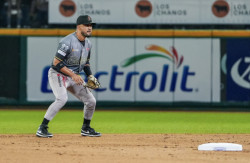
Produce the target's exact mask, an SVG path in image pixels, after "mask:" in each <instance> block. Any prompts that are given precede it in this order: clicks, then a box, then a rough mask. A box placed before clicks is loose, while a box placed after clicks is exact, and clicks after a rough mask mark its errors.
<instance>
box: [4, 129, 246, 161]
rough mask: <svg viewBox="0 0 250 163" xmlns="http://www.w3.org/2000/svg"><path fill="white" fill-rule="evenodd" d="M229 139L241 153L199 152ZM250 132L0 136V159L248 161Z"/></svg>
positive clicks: (227, 141) (228, 141)
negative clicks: (239, 146) (241, 149)
mask: <svg viewBox="0 0 250 163" xmlns="http://www.w3.org/2000/svg"><path fill="white" fill-rule="evenodd" d="M209 142H215V143H219V142H226V143H237V144H242V145H243V151H241V152H225V151H224V152H223V151H198V150H197V148H198V145H200V144H204V143H209ZM249 160H250V134H237V135H236V134H216V135H215V134H211V135H199V134H104V135H103V136H102V137H98V138H91V137H82V136H80V134H54V137H53V138H38V137H36V136H35V135H0V162H92V163H95V162H105V163H106V162H107V163H110V162H113V163H117V162H119V163H125V162H126V163H127V162H136V163H145V162H150V163H159V162H185V163H186V162H192V163H193V162H207V163H208V162H209V163H210V162H217V163H218V162H221V163H222V162H223V163H224V162H227V163H228V162H237V163H238V162H249Z"/></svg>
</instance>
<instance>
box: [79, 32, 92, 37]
mask: <svg viewBox="0 0 250 163" xmlns="http://www.w3.org/2000/svg"><path fill="white" fill-rule="evenodd" d="M81 34H82V36H83V37H90V36H91V33H90V34H88V33H87V32H83V31H82V32H81Z"/></svg>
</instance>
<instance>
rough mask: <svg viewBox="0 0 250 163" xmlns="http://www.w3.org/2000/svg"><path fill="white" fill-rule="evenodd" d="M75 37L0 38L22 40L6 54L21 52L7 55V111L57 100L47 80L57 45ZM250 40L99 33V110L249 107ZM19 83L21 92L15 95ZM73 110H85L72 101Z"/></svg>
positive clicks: (216, 34) (29, 34) (95, 62)
mask: <svg viewBox="0 0 250 163" xmlns="http://www.w3.org/2000/svg"><path fill="white" fill-rule="evenodd" d="M71 32H73V30H58V29H54V30H37V29H24V30H18V29H13V30H0V34H1V35H2V36H1V37H0V38H2V39H0V41H1V40H2V42H6V40H11V39H12V40H13V39H14V40H19V41H16V42H14V46H13V44H12V45H11V44H10V45H8V44H6V43H5V45H6V47H7V49H8V48H9V49H20V50H16V51H15V50H14V51H13V50H12V51H11V52H9V51H6V52H4V53H3V55H2V58H9V59H7V60H6V61H7V62H5V65H6V66H2V67H1V81H5V82H4V84H3V82H2V83H1V82H0V85H1V87H2V89H1V90H2V91H0V96H1V98H0V99H1V100H0V103H1V104H18V105H26V104H39V105H40V104H47V103H48V104H49V103H51V102H52V101H53V100H54V96H53V93H52V91H51V88H50V86H49V84H48V77H47V72H48V69H49V66H50V64H51V62H52V59H53V57H54V55H55V52H56V49H57V45H58V42H59V41H60V39H61V38H62V37H63V36H65V35H67V34H69V33H71ZM3 35H5V36H3ZM11 35H12V36H11ZM249 36H250V32H249V31H228V30H227V31H218V30H200V31H199V30H95V31H94V33H93V37H91V38H90V39H91V41H92V43H93V48H92V57H91V66H92V71H93V72H94V73H95V76H96V77H97V78H98V79H99V81H100V82H101V85H102V87H101V88H100V89H99V90H96V91H93V93H94V95H95V97H96V99H97V102H98V105H99V106H114V105H115V106H171V107H175V106H183V107H184V106H185V107H186V106H201V105H202V106H209V107H211V106H227V107H229V106H239V107H249V106H250V102H249V101H250V47H249V44H250V38H249ZM3 38H4V39H3ZM13 47H16V48H13ZM4 49H6V48H4ZM10 53H11V55H10ZM3 56H5V57H3ZM14 56H16V57H14ZM10 61H18V62H17V64H15V66H16V65H19V66H20V71H14V70H13V72H12V73H8V71H9V69H8V67H9V66H8V65H9V63H8V62H10ZM3 69H8V71H3ZM10 71H11V70H10ZM6 74H9V75H6ZM10 74H11V75H10ZM13 75H14V76H15V77H16V78H15V80H14V81H17V80H18V81H19V82H17V83H19V85H18V86H17V85H16V83H14V85H15V87H14V88H15V89H12V90H11V89H10V91H8V90H9V89H7V88H12V87H13V84H10V83H13V77H12V76H13ZM82 76H83V78H85V76H84V74H82ZM11 86H12V87H11ZM6 92H11V93H6ZM9 94H11V95H9ZM69 103H70V104H73V105H79V104H80V103H79V102H78V101H77V100H76V99H75V98H74V97H73V96H71V95H70V96H69Z"/></svg>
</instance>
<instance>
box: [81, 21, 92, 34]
mask: <svg viewBox="0 0 250 163" xmlns="http://www.w3.org/2000/svg"><path fill="white" fill-rule="evenodd" d="M80 30H81V34H82V36H84V37H90V36H91V34H92V24H81V25H80Z"/></svg>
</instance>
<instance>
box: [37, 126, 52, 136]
mask: <svg viewBox="0 0 250 163" xmlns="http://www.w3.org/2000/svg"><path fill="white" fill-rule="evenodd" d="M48 128H49V127H48V126H47V125H43V124H42V125H40V126H39V128H38V130H37V132H36V136H38V137H43V138H51V137H52V136H53V134H51V133H49V132H48Z"/></svg>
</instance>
